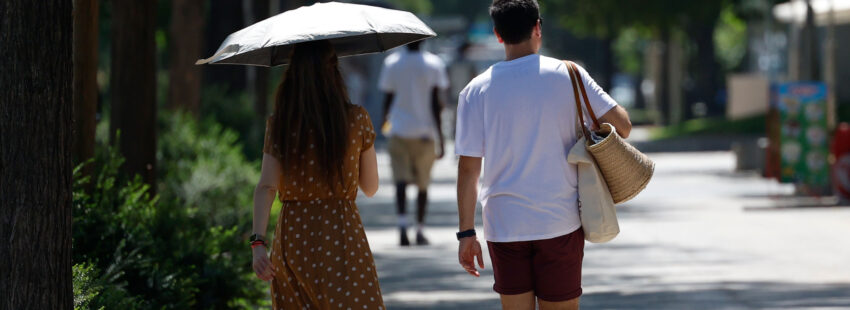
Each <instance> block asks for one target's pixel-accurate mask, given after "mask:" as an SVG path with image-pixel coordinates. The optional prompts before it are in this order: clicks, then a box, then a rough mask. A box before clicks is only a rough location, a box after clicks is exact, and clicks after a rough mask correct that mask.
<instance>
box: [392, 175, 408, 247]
mask: <svg viewBox="0 0 850 310" xmlns="http://www.w3.org/2000/svg"><path fill="white" fill-rule="evenodd" d="M406 190H407V183H405V182H398V183H396V184H395V204H396V211H397V212H396V214H398V228H399V231H400V239H401V241H400V242H399V243H400V244H401V245H410V240H409V239H407V192H406Z"/></svg>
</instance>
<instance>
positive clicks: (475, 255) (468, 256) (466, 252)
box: [457, 237, 484, 277]
mask: <svg viewBox="0 0 850 310" xmlns="http://www.w3.org/2000/svg"><path fill="white" fill-rule="evenodd" d="M457 258H458V261H460V265H461V266H463V269H464V270H466V272H468V273H469V274H471V275H473V276H476V277H479V276H481V274H480V273H478V270H476V269H475V260H476V259H477V260H478V266H479V267H481V269H484V257H482V256H481V244H480V243H478V239H476V238H475V237H466V238H462V239H460V246H459V247H458V250H457Z"/></svg>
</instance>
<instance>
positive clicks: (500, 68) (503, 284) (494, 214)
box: [455, 0, 631, 309]
mask: <svg viewBox="0 0 850 310" xmlns="http://www.w3.org/2000/svg"><path fill="white" fill-rule="evenodd" d="M490 16H491V17H492V19H493V23H494V25H495V29H494V30H495V32H496V36H497V37H498V38H499V42H500V43H503V44H504V47H505V60H504V61H501V62H499V63H496V64H495V65H493V66H491V67H490V68H489V69H488V70H486V71H485V72H484V73H482V74H481V75H479V76H477V77H476V78H475V79H473V80H472V82H470V83H469V85H467V86H466V88H465V89H464V90H463V91H462V92H461V93H460V96H459V97H458V121H457V137H456V145H455V152H456V153H457V155H460V160H459V163H458V164H459V167H458V181H457V186H458V213H459V222H460V224H459V228H460V232H458V236H457V237H458V239H459V240H460V245H459V249H458V258H459V261H460V264H461V265H462V266H463V268H464V269H465V270H466V271H467V272H469V273H470V274H472V275H474V276H478V275H479V273H478V271H477V270H476V267H475V263H476V260H477V263H478V265H479V267H481V268H483V267H484V261H483V259H482V257H481V255H482V253H481V246H480V244H479V243H478V240H477V239H476V236H475V235H476V233H475V230H474V225H475V204H476V201H477V200H478V199H480V200H481V204H482V205H483V217H484V238H485V239H486V240H487V246H488V249H489V252H490V260H491V263H492V265H493V272H494V276H495V280H496V283H495V285H493V289H494V290H495V291H496V292H497V293H499V294H500V297H501V302H502V308H503V309H535V306H536V304H539V306H540V309H577V308H578V304H579V302H578V299H579V296H581V294H582V289H581V265H582V259H583V256H584V233H583V231H582V229H581V221H580V219H579V211H578V209H579V206H578V193H577V190H576V183H577V175H576V167H575V165H572V164H569V163H568V162H567V154H569V151H570V149H571V148H572V146H573V145H574V144H575V143H576V141H577V140H578V137H577V134H578V133H579V132H580V131H578V130H577V128H579V127H577V126H578V124H577V121H576V119H577V114H576V104H575V97H574V96H573V89H572V87H571V81H570V77H569V73H568V69H567V66H566V64H565V63H564V62H562V61H561V60H558V59H554V58H549V57H545V56H541V55H539V54H537V53H538V51H539V50H540V46H541V42H542V41H541V40H542V32H541V25H542V22H543V21H542V19H541V18H540V10H539V6H538V4H537V1H536V0H494V1H493V3H492V5H491V6H490ZM578 69H579V70H578V71H579V72H580V74H581V77H582V80H583V81H584V83H585V87H586V88H587V89H588V90H589V92H588V97H589V102H590V104H591V105H592V106H593V111H594V112H595V113H596V115H597V116H598V117H599V119H600V120H601V121H602V122H607V123H611V124H613V125H614V126H615V127H616V128H617V132H619V133H620V135H622V136H623V137H627V136H628V135H629V131H630V130H631V123H630V121H629V117H628V114H627V113H626V111H625V110H624V109H623V108H621V107H620V106H618V105H617V103H616V102H615V101H614V100H613V99H612V98H611V97H610V96H608V94H606V93H605V91H603V90H602V88H600V87H599V86H598V85H597V84H596V82H594V81H593V79H592V78H591V77H590V75H589V74H588V73H587V72H586V71H585V70H584V69H583V68H580V67H579V68H578ZM483 158H486V160H484V161H483V163H484V165H483V169H482V159H483ZM482 170H483V177H482V178H481V193H480V195H479V194H478V189H477V185H478V181H479V176H481V172H482Z"/></svg>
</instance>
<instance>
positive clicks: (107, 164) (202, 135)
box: [73, 114, 268, 310]
mask: <svg viewBox="0 0 850 310" xmlns="http://www.w3.org/2000/svg"><path fill="white" fill-rule="evenodd" d="M162 125H163V126H162V127H161V128H162V129H161V130H160V133H161V134H160V139H159V142H160V150H161V151H160V152H159V153H158V157H159V163H158V167H159V169H158V170H159V183H158V186H157V189H158V192H159V196H152V195H150V194H149V190H148V187H147V185H145V184H144V183H143V182H142V181H141V179H140V178H139V177H138V176H135V177H133V178H129V177H126V176H123V175H121V173H120V172H119V167H120V166H121V163H122V162H123V158H122V157H121V156H120V155H119V154H118V153H117V151H116V150H114V149H113V148H112V147H109V146H104V147H98V149H97V152H96V153H97V154H96V157H95V159H94V161H93V163H89V164H94V165H95V166H96V172H95V173H94V175H93V177H91V178H89V177H80V175H79V172H80V168H79V167H78V168H77V169H75V184H74V226H73V230H74V241H73V244H74V260H73V262H74V264H75V283H74V284H75V301H78V302H77V303H75V308H77V309H101V308H103V309H122V310H129V309H233V308H246V307H247V308H256V307H257V306H259V304H267V303H268V301H267V299H266V298H263V297H264V296H266V295H267V289H265V288H264V287H266V286H265V285H264V284H263V283H262V282H261V281H259V280H256V278H255V277H254V275H253V272H252V271H251V268H250V262H251V254H250V253H251V252H250V250H248V247H247V246H246V244H247V242H246V239H247V236H246V232H250V228H249V227H250V226H249V224H250V219H251V217H250V212H251V193H252V192H253V184H252V183H253V182H256V179H257V175H258V172H257V170H258V169H257V166H258V165H257V164H256V163H251V162H248V161H246V160H245V159H244V156H243V155H242V154H241V150H240V146H239V145H238V144H237V143H236V134H235V133H233V132H232V131H229V130H223V129H222V128H221V127H220V126H217V125H214V124H213V125H210V124H207V125H205V126H200V125H199V124H197V123H196V122H194V121H192V120H191V119H190V118H187V117H185V116H182V115H168V114H166V115H164V117H163V121H162ZM204 128H206V129H204Z"/></svg>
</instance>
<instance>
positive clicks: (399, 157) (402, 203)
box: [387, 137, 413, 246]
mask: <svg viewBox="0 0 850 310" xmlns="http://www.w3.org/2000/svg"><path fill="white" fill-rule="evenodd" d="M387 151H389V153H390V166H391V167H392V171H393V180H394V181H395V184H396V191H395V193H396V209H397V211H398V213H397V214H398V226H399V239H400V241H399V244H401V245H403V246H407V245H410V240H408V239H407V194H406V189H407V182H408V181H409V180H411V179H413V176H412V175H411V171H412V169H413V168H412V161H411V159H410V151H409V149H408V147H407V142H406V140H404V139H403V138H398V137H390V139H389V142H388V143H387Z"/></svg>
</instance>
